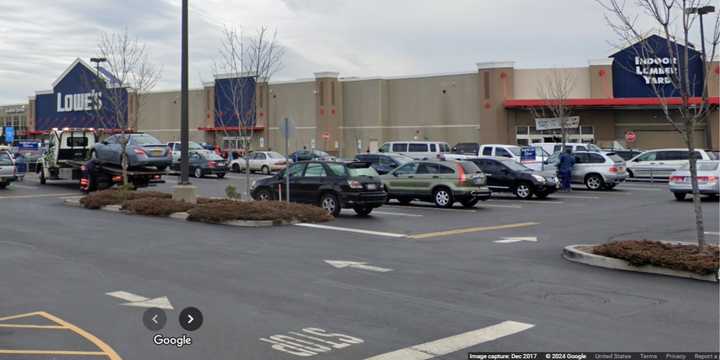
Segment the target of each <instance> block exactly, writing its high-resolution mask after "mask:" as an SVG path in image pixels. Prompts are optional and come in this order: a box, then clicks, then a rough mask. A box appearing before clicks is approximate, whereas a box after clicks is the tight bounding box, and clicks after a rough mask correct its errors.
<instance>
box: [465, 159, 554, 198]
mask: <svg viewBox="0 0 720 360" xmlns="http://www.w3.org/2000/svg"><path fill="white" fill-rule="evenodd" d="M468 161H472V162H473V163H474V164H475V165H477V167H479V168H480V170H482V172H483V173H484V174H485V176H487V185H488V187H489V188H490V189H491V190H492V191H498V192H501V191H506V192H512V193H513V194H515V196H517V197H518V198H520V199H529V198H531V197H532V196H533V194H534V195H535V196H537V197H538V198H540V199H544V198H546V197H547V196H548V195H550V194H552V193H554V192H555V191H556V190H557V178H556V177H555V176H554V175H551V174H549V173H548V174H543V173H540V172H535V171H533V170H532V169H530V168H528V167H526V166H525V165H523V164H520V163H518V162H516V161H515V160H512V159H501V158H478V159H469V160H468Z"/></svg>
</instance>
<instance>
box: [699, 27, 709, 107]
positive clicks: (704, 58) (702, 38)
mask: <svg viewBox="0 0 720 360" xmlns="http://www.w3.org/2000/svg"><path fill="white" fill-rule="evenodd" d="M703 15H704V14H702V13H700V43H701V45H702V63H703V77H704V78H705V81H704V83H705V87H704V88H703V91H704V94H703V97H705V96H707V92H708V86H707V74H706V72H707V54H706V53H705V26H703Z"/></svg>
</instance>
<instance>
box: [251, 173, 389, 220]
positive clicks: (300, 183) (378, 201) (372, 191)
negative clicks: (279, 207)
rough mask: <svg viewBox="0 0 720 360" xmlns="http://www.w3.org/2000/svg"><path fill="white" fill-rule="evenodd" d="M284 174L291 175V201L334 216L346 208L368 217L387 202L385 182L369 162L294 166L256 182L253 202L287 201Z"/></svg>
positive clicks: (252, 192) (253, 190)
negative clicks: (323, 210)
mask: <svg viewBox="0 0 720 360" xmlns="http://www.w3.org/2000/svg"><path fill="white" fill-rule="evenodd" d="M285 174H290V201H292V202H298V203H306V204H314V205H318V206H320V207H322V208H323V209H325V210H326V211H327V212H328V213H329V214H331V215H333V216H338V215H339V214H340V210H341V209H343V208H351V209H354V210H355V212H356V213H357V214H358V215H360V216H365V215H368V214H370V213H371V212H372V210H373V209H374V208H377V207H380V206H382V205H383V204H384V203H385V199H386V194H385V191H384V190H383V187H382V182H381V181H380V178H379V177H378V174H377V172H376V171H375V170H374V169H373V168H372V167H370V164H369V163H366V162H351V163H341V162H326V161H303V162H299V163H295V164H292V165H290V167H289V168H288V169H285V170H283V171H281V172H280V173H278V174H277V175H275V176H272V177H268V178H264V179H260V180H257V181H255V182H253V184H252V190H251V195H252V197H253V199H255V200H278V199H286V196H287V195H286V191H285V181H286V177H285V176H286V175H285Z"/></svg>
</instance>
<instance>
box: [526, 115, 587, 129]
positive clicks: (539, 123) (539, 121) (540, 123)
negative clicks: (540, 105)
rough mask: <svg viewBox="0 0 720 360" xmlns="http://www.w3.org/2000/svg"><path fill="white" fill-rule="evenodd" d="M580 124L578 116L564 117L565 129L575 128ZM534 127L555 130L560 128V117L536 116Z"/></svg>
mask: <svg viewBox="0 0 720 360" xmlns="http://www.w3.org/2000/svg"><path fill="white" fill-rule="evenodd" d="M579 126H580V117H579V116H568V117H566V118H565V128H566V129H576V128H577V127H579ZM535 128H536V129H538V130H555V129H562V122H561V121H560V118H536V119H535Z"/></svg>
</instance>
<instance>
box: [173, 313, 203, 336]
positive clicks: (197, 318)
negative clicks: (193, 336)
mask: <svg viewBox="0 0 720 360" xmlns="http://www.w3.org/2000/svg"><path fill="white" fill-rule="evenodd" d="M179 320H180V326H182V328H183V329H185V330H187V331H195V330H197V329H199V328H200V326H202V323H203V315H202V313H201V312H200V310H198V309H197V308H194V307H188V308H185V309H183V311H181V312H180V319H179Z"/></svg>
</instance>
